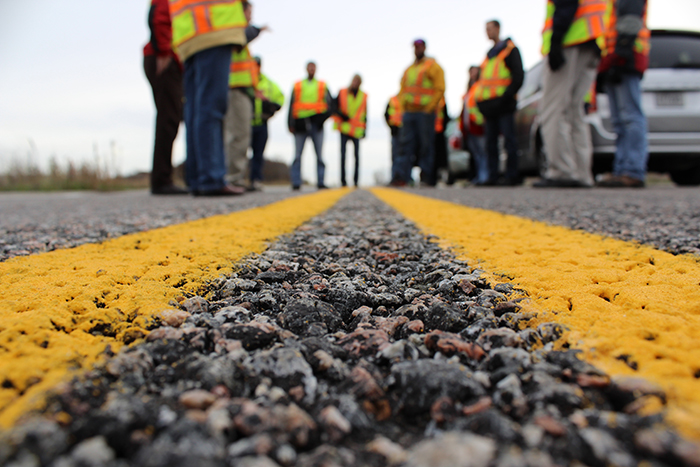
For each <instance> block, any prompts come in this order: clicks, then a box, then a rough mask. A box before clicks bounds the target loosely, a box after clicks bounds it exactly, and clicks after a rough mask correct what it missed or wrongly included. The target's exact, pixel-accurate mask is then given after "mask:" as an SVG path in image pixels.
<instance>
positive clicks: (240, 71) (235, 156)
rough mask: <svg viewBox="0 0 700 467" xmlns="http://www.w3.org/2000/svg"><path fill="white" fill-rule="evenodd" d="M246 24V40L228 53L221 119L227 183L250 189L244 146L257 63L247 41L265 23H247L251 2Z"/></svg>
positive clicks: (247, 144) (248, 137)
mask: <svg viewBox="0 0 700 467" xmlns="http://www.w3.org/2000/svg"><path fill="white" fill-rule="evenodd" d="M244 12H245V16H246V19H247V20H248V26H247V27H246V30H245V35H246V41H247V44H246V46H245V47H243V49H241V50H240V51H234V52H233V55H232V56H231V70H230V73H229V79H228V86H229V91H228V110H227V111H226V119H225V121H224V141H225V145H226V169H227V173H226V181H227V182H229V183H230V184H231V185H233V186H235V187H238V188H242V189H244V190H250V188H251V187H250V185H248V186H246V178H247V171H248V148H249V147H250V141H251V136H252V131H251V125H250V122H251V121H252V119H253V100H254V99H255V88H256V86H257V85H258V80H259V78H260V77H259V71H258V64H257V63H256V62H255V59H254V58H253V56H252V55H251V53H250V49H249V44H250V43H251V42H252V41H253V40H254V39H256V38H257V37H258V36H259V35H260V33H261V32H262V31H266V30H267V29H268V28H267V26H263V27H257V26H253V25H252V24H250V21H251V20H252V17H253V5H252V3H250V2H248V3H247V5H246V6H245V10H244Z"/></svg>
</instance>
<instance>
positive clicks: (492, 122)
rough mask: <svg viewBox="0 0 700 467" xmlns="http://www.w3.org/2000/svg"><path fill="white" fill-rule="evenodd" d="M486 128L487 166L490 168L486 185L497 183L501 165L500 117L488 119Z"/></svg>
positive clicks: (485, 124)
mask: <svg viewBox="0 0 700 467" xmlns="http://www.w3.org/2000/svg"><path fill="white" fill-rule="evenodd" d="M484 126H485V128H486V157H487V164H486V166H487V167H488V169H487V170H488V179H487V181H486V182H485V183H496V180H498V175H499V165H500V164H499V156H500V155H499V148H498V136H499V135H500V134H501V129H500V120H499V118H498V117H487V118H486V119H485V123H484Z"/></svg>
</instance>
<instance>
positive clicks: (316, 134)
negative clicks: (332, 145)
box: [291, 123, 326, 186]
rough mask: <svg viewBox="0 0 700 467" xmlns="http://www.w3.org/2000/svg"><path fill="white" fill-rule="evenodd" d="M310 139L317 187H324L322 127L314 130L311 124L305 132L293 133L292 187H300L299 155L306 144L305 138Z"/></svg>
mask: <svg viewBox="0 0 700 467" xmlns="http://www.w3.org/2000/svg"><path fill="white" fill-rule="evenodd" d="M309 137H311V142H313V143H314V150H315V151H316V171H317V180H316V183H317V185H318V186H324V185H325V184H324V183H323V179H324V177H325V173H326V164H324V163H323V127H321V128H316V126H314V125H313V124H311V123H309V125H308V127H307V131H305V132H297V133H294V143H295V144H294V146H295V154H294V162H292V170H291V177H292V186H301V153H302V152H304V144H305V143H306V138H309Z"/></svg>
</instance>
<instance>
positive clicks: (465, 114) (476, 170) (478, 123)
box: [460, 66, 489, 185]
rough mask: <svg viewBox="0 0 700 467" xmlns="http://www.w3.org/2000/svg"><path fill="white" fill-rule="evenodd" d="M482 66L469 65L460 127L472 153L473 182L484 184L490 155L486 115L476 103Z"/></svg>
mask: <svg viewBox="0 0 700 467" xmlns="http://www.w3.org/2000/svg"><path fill="white" fill-rule="evenodd" d="M480 73H481V68H480V67H478V66H470V67H469V84H468V85H467V93H466V94H465V96H464V99H463V100H464V107H463V108H462V118H461V121H460V129H461V130H462V135H463V139H462V141H463V145H464V147H465V149H467V150H469V153H470V154H471V162H472V164H473V167H471V171H472V172H473V174H474V178H473V179H472V180H471V182H472V183H473V184H475V185H478V184H484V183H486V182H488V180H489V168H488V156H487V154H486V137H485V136H484V116H483V114H482V113H481V112H480V111H479V107H478V106H477V104H476V94H477V93H478V92H479V85H478V83H479V77H480Z"/></svg>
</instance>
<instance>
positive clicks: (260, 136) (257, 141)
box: [250, 122, 268, 183]
mask: <svg viewBox="0 0 700 467" xmlns="http://www.w3.org/2000/svg"><path fill="white" fill-rule="evenodd" d="M267 136H268V130H267V122H265V123H263V124H262V125H259V126H255V127H253V138H252V142H251V146H252V147H253V157H252V159H251V160H250V181H251V183H252V182H259V181H262V179H263V164H264V163H265V159H264V153H265V146H266V145H267Z"/></svg>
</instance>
